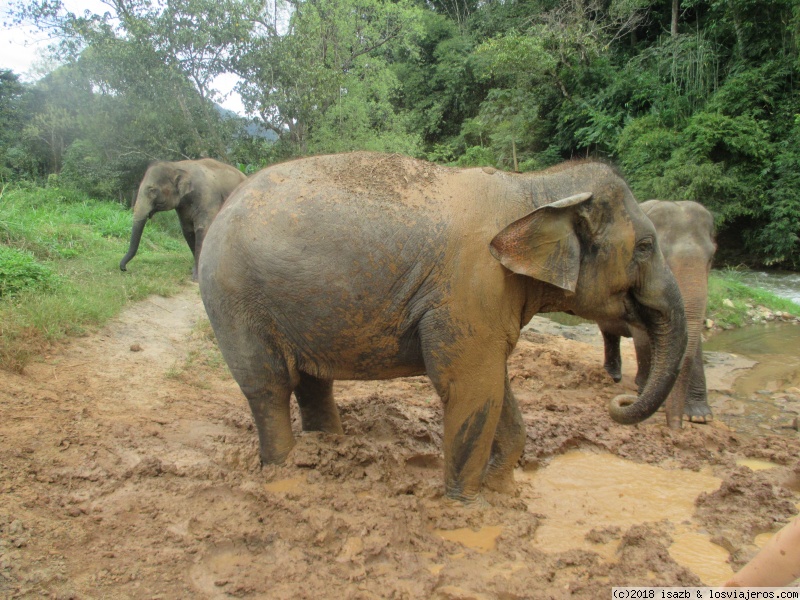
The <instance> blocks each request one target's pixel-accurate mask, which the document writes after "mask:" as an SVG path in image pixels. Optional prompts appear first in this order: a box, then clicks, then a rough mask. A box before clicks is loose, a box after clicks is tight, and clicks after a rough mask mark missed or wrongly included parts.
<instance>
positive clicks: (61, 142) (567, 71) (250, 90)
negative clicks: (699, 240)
mask: <svg viewBox="0 0 800 600" xmlns="http://www.w3.org/2000/svg"><path fill="white" fill-rule="evenodd" d="M104 10H108V12H106V13H104V14H102V15H100V14H92V13H90V12H87V13H71V12H69V11H68V10H67V9H66V8H65V7H64V6H63V5H62V4H61V2H58V1H53V2H40V1H38V0H20V1H19V2H15V3H14V5H13V6H12V7H10V8H9V10H8V11H7V13H6V18H7V20H8V23H7V24H14V23H26V24H33V25H35V26H38V27H39V28H40V29H41V30H42V31H44V32H46V33H47V34H48V35H50V36H51V37H52V39H55V40H60V43H57V44H56V45H55V46H54V58H55V59H56V61H57V62H54V63H51V67H50V68H45V69H43V70H42V72H41V73H40V75H41V78H40V79H38V81H36V82H35V83H30V84H28V83H22V82H21V81H20V79H19V77H18V75H16V74H14V73H11V72H8V71H0V183H1V182H2V181H18V180H21V179H28V180H38V181H41V182H43V181H45V180H46V179H47V178H48V177H50V176H54V175H55V176H57V177H58V181H59V182H60V183H61V184H63V185H70V186H73V187H76V188H79V189H81V190H82V191H84V192H86V193H89V194H90V195H92V196H93V197H101V198H108V199H111V198H113V199H115V200H117V201H119V202H122V203H124V202H126V201H128V200H129V199H130V198H131V194H132V193H133V192H134V190H135V188H136V184H137V182H138V181H139V180H140V179H141V176H142V174H143V173H144V170H145V168H146V166H147V164H148V162H149V161H151V160H154V159H161V160H175V159H180V158H197V157H200V156H212V157H217V158H220V159H223V160H226V161H227V162H229V163H231V164H238V165H239V166H240V168H241V169H242V170H243V171H245V172H246V173H250V172H253V171H255V170H257V169H259V168H261V167H263V166H265V165H267V164H270V163H272V162H276V161H279V160H285V159H287V158H291V157H296V156H302V155H306V154H312V153H322V152H340V151H348V150H356V149H370V150H381V151H387V152H402V153H405V154H410V155H414V156H419V157H424V158H428V159H430V160H434V161H438V162H442V163H449V164H456V165H463V166H468V165H476V166H487V165H489V166H495V167H498V168H501V169H506V170H519V171H525V170H533V169H540V168H543V167H547V166H549V165H552V164H555V163H558V162H561V161H563V160H567V159H571V158H576V157H581V158H582V157H597V158H603V159H610V160H611V161H613V162H614V163H615V164H617V165H619V166H620V168H621V169H622V171H623V174H624V175H625V176H626V178H627V179H628V180H629V182H630V184H631V186H632V188H633V190H634V192H635V193H636V195H637V196H638V197H639V198H640V199H642V200H645V199H648V198H653V197H658V198H663V199H672V200H681V199H684V200H696V201H698V202H701V203H703V204H704V205H705V206H706V207H707V208H709V209H711V210H712V211H713V212H714V213H715V215H716V221H717V226H718V229H719V233H720V240H721V244H720V250H719V252H718V258H721V259H722V260H726V259H727V260H728V262H730V263H732V264H738V263H741V262H745V263H747V264H750V265H768V266H769V265H774V266H782V267H785V268H789V269H791V268H800V192H798V190H799V189H800V181H798V179H799V178H800V174H799V173H800V93H798V89H795V84H796V83H797V82H798V81H800V0H761V1H758V2H755V1H754V0H675V1H673V2H654V1H653V0H580V1H573V0H489V1H486V2H477V1H476V0H451V1H448V2H444V1H442V0H430V1H428V2H419V1H417V0H289V1H288V2H277V0H275V1H272V2H263V1H262V0H213V1H212V0H184V1H182V2H156V1H155V0H120V1H119V2H116V1H115V2H109V3H106V5H105V6H104ZM221 74H232V75H235V76H238V77H239V83H238V84H237V86H236V91H237V92H238V93H239V94H240V96H241V98H242V100H243V103H244V106H245V108H246V109H247V111H248V112H249V114H250V115H251V118H250V119H244V118H240V117H238V116H236V115H231V114H230V113H225V112H224V111H221V110H219V109H218V107H217V106H215V104H214V102H215V101H219V100H221V98H220V96H219V93H218V92H216V91H215V87H214V86H215V79H216V78H217V77H218V76H219V75H221Z"/></svg>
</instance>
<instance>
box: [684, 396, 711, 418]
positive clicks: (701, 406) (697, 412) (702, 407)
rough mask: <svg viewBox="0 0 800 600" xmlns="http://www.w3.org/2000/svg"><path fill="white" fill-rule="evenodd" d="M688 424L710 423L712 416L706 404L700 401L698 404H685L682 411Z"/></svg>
mask: <svg viewBox="0 0 800 600" xmlns="http://www.w3.org/2000/svg"><path fill="white" fill-rule="evenodd" d="M683 413H684V414H685V415H686V417H687V419H688V421H689V422H690V423H710V422H711V421H713V420H714V414H713V413H712V412H711V407H710V406H709V405H708V402H706V401H705V400H701V401H699V402H687V403H686V406H685V407H684V409H683Z"/></svg>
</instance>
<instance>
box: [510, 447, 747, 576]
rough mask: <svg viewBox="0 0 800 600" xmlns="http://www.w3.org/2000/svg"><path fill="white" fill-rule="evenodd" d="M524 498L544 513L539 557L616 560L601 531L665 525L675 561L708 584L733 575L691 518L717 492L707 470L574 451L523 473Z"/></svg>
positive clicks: (721, 551)
mask: <svg viewBox="0 0 800 600" xmlns="http://www.w3.org/2000/svg"><path fill="white" fill-rule="evenodd" d="M518 479H520V480H521V481H523V482H524V483H523V491H522V497H523V498H524V499H525V501H526V503H527V505H528V510H529V511H532V512H534V513H537V514H542V515H544V517H545V518H544V522H543V524H542V525H541V526H540V527H539V528H538V529H537V530H536V535H535V537H534V539H533V544H534V546H536V547H538V548H540V549H542V550H543V551H545V552H563V551H565V550H568V549H570V548H575V547H579V548H584V549H586V550H590V551H594V552H598V553H599V554H601V555H602V556H603V557H604V558H606V559H607V560H615V555H616V553H617V550H618V548H619V540H611V541H605V538H604V533H605V534H608V532H615V531H622V530H623V529H627V528H629V527H631V526H633V525H636V524H643V523H659V522H664V523H666V524H667V525H668V526H669V528H670V531H671V535H672V538H673V543H672V544H671V545H670V546H669V552H670V555H671V556H672V558H674V559H675V561H676V562H678V563H679V564H681V565H683V566H684V567H686V568H687V569H689V570H691V571H692V572H694V573H695V574H696V575H697V576H698V577H700V579H702V580H703V581H704V582H707V583H709V584H711V585H717V584H720V583H723V582H724V581H725V580H726V579H727V578H728V577H730V575H731V574H732V571H731V567H730V565H729V564H728V563H727V560H728V557H729V555H728V552H726V551H725V550H724V549H723V548H721V547H719V546H716V545H714V544H712V542H711V536H710V535H709V534H708V533H707V532H705V531H704V530H703V528H702V526H701V525H700V524H699V523H697V522H695V521H694V520H693V514H694V508H695V505H694V503H695V500H696V499H697V497H698V496H699V495H700V494H701V493H710V492H713V491H714V490H716V489H717V488H719V486H720V484H721V483H722V480H721V479H720V478H718V477H715V476H714V475H713V474H711V472H710V469H708V468H707V469H705V470H703V471H701V472H693V471H687V470H682V469H674V470H673V469H665V468H661V467H658V466H653V465H645V464H639V463H636V462H633V461H629V460H625V459H622V458H619V457H617V456H614V455H612V454H608V453H596V452H590V451H581V450H575V451H571V452H567V453H566V454H562V455H561V456H557V457H556V458H554V459H553V460H552V461H551V462H550V463H549V464H548V465H547V467H545V468H543V469H540V470H538V471H536V472H534V473H524V474H522V477H519V478H518Z"/></svg>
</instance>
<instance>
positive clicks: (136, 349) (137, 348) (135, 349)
mask: <svg viewBox="0 0 800 600" xmlns="http://www.w3.org/2000/svg"><path fill="white" fill-rule="evenodd" d="M141 351H142V347H141V346H140V345H139V344H131V352H141Z"/></svg>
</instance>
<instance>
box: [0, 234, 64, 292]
mask: <svg viewBox="0 0 800 600" xmlns="http://www.w3.org/2000/svg"><path fill="white" fill-rule="evenodd" d="M53 281H55V275H54V274H53V272H52V271H51V270H50V269H49V268H48V267H46V266H45V265H43V264H41V263H39V262H37V261H36V259H35V258H34V256H33V254H31V253H30V252H26V251H24V250H17V249H15V248H10V247H8V246H0V298H3V297H8V296H13V295H15V294H17V293H19V292H21V291H22V290H25V289H30V288H37V287H38V288H45V287H47V286H49V285H50V284H52V283H53Z"/></svg>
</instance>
